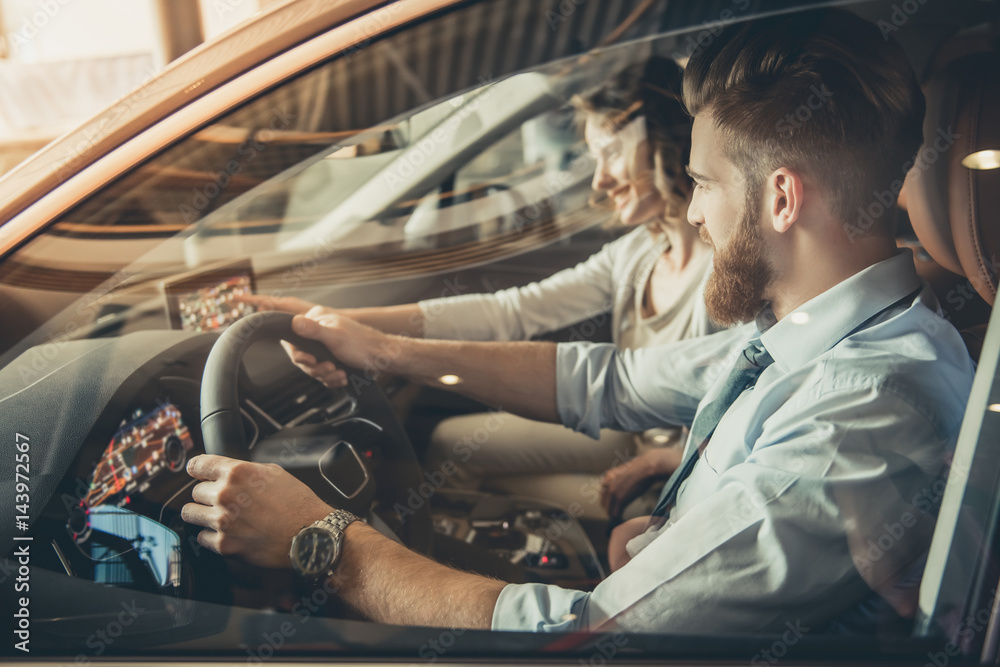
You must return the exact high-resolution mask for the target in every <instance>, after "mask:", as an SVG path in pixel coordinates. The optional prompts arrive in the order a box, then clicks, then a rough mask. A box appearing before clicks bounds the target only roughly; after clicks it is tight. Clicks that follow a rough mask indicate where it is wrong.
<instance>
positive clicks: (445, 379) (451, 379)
mask: <svg viewBox="0 0 1000 667" xmlns="http://www.w3.org/2000/svg"><path fill="white" fill-rule="evenodd" d="M461 381H462V378H460V377H458V376H457V375H442V376H441V377H439V378H438V382H440V383H441V384H448V385H451V384H458V383H459V382H461Z"/></svg>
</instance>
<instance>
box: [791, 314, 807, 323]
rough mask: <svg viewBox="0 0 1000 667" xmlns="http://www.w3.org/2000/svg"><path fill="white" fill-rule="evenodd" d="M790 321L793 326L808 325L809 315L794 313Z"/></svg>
mask: <svg viewBox="0 0 1000 667" xmlns="http://www.w3.org/2000/svg"><path fill="white" fill-rule="evenodd" d="M789 319H790V320H791V321H792V324H807V323H808V322H809V313H792V314H791V316H790V317H789Z"/></svg>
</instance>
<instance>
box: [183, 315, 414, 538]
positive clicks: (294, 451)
mask: <svg viewBox="0 0 1000 667" xmlns="http://www.w3.org/2000/svg"><path fill="white" fill-rule="evenodd" d="M279 340H286V341H288V342H290V343H292V344H293V345H295V346H296V347H298V348H299V349H300V350H303V351H305V352H308V353H310V354H312V355H313V356H314V357H316V359H317V360H319V361H324V360H329V361H332V362H334V363H335V364H336V365H337V366H338V367H339V368H343V369H344V370H345V371H346V372H347V378H348V386H347V387H346V388H345V389H342V390H335V391H342V392H345V393H346V394H347V397H348V398H349V401H350V404H351V405H353V409H352V411H351V414H350V415H348V416H345V417H342V418H338V419H337V420H335V421H333V422H331V423H323V424H308V425H303V426H294V427H290V428H283V429H281V430H279V431H278V432H277V433H275V434H274V435H272V436H270V437H268V438H265V439H262V440H260V441H259V442H257V443H256V444H255V445H254V446H253V448H252V449H251V446H250V443H249V442H248V441H247V437H246V433H245V432H244V428H243V423H244V417H243V415H242V413H241V410H240V390H239V378H240V371H241V368H242V360H243V355H244V354H245V353H246V351H247V350H248V349H249V348H250V346H251V345H253V344H254V343H257V342H260V341H271V342H274V343H277V342H278V341H279ZM280 354H284V352H280ZM289 363H290V362H289ZM201 431H202V436H203V438H204V441H205V451H206V452H207V453H209V454H217V455H220V456H228V457H230V458H235V459H241V460H244V461H255V462H258V463H278V464H279V465H281V466H282V467H283V468H285V469H286V470H287V471H288V472H290V473H292V474H293V475H295V476H296V477H298V478H299V479H300V480H302V482H304V483H305V484H306V485H307V486H309V488H310V489H312V490H313V492H314V493H316V495H317V496H319V497H320V498H321V499H322V500H323V501H324V502H326V503H327V504H329V505H332V506H334V507H339V508H343V509H346V510H349V511H351V512H353V513H354V514H357V515H358V516H369V517H370V518H371V511H372V508H373V504H374V503H377V505H378V507H383V505H384V507H385V509H386V510H390V511H392V513H393V514H394V515H395V517H396V519H397V521H396V523H398V526H393V527H392V528H389V527H388V526H387V525H385V524H384V523H383V532H385V530H391V531H393V532H394V536H395V537H398V538H399V539H400V540H401V541H402V542H403V543H404V544H406V545H407V546H409V547H410V548H411V549H414V550H415V551H418V552H423V553H427V552H428V551H429V550H430V542H431V537H432V524H431V512H430V506H429V503H428V502H427V500H426V499H425V498H423V497H421V496H420V495H419V493H417V494H416V496H417V498H418V499H419V500H420V501H421V502H414V500H413V495H414V493H413V491H414V490H415V489H418V488H420V486H421V484H422V483H425V480H423V478H422V477H421V468H420V464H419V462H418V461H417V457H416V455H415V453H414V451H413V446H412V445H411V444H410V440H409V438H408V437H407V436H406V432H405V431H404V429H403V427H402V425H401V424H400V423H399V419H398V417H397V416H396V413H395V411H394V410H393V408H392V405H391V404H390V403H389V401H388V399H387V398H386V397H385V394H383V393H382V390H381V388H380V387H379V385H378V383H377V382H375V380H374V379H373V378H371V377H368V376H366V375H364V374H362V373H361V372H359V371H357V370H354V369H351V368H348V367H346V366H344V365H343V364H341V363H340V362H338V361H337V360H336V359H334V357H333V355H332V354H331V353H330V351H329V350H328V349H327V348H326V347H325V346H324V345H323V344H321V343H319V342H317V341H314V340H310V339H307V338H303V337H302V336H299V335H298V334H296V333H294V332H293V331H292V315H290V314H288V313H282V312H262V313H254V314H253V315H250V316H247V317H244V318H243V319H241V320H239V321H238V322H236V323H234V324H233V325H232V326H230V327H229V328H228V329H227V330H226V331H225V332H224V333H223V334H222V335H221V336H219V338H218V340H217V341H216V342H215V344H214V345H213V347H212V351H211V353H210V354H209V356H208V361H207V362H206V363H205V371H204V374H203V377H202V385H201ZM373 467H374V468H375V471H374V472H373ZM375 473H377V477H378V480H376V474H375ZM376 481H377V484H376ZM373 523H374V524H375V525H376V526H377V525H378V524H379V523H380V522H379V521H375V522H373ZM390 537H392V536H390Z"/></svg>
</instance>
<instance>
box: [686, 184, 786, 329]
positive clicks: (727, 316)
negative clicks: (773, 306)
mask: <svg viewBox="0 0 1000 667" xmlns="http://www.w3.org/2000/svg"><path fill="white" fill-rule="evenodd" d="M758 206H759V203H758V202H756V201H753V198H750V197H748V198H747V202H746V205H745V206H744V211H743V217H742V218H741V219H740V224H739V227H737V229H736V233H735V234H733V238H732V239H730V241H729V243H728V245H727V246H726V248H725V249H719V248H716V249H715V256H714V258H713V259H712V264H713V269H712V274H711V275H710V276H709V278H708V282H707V284H706V285H705V306H706V308H707V309H708V314H709V316H710V317H711V318H712V319H713V320H715V321H716V322H717V323H719V324H721V325H723V326H730V325H733V324H736V323H739V322H749V321H750V320H752V319H754V318H755V317H756V316H757V314H758V313H759V312H760V311H761V310H762V309H763V308H764V305H765V304H766V303H767V300H766V299H765V298H764V292H765V291H766V290H767V288H768V286H769V285H770V284H771V280H772V278H773V276H774V270H773V268H772V266H771V263H770V262H769V261H768V260H767V259H766V258H765V257H764V239H763V237H761V235H760V212H759V211H758ZM701 230H702V231H704V230H705V228H704V227H702V228H701ZM703 238H704V235H703Z"/></svg>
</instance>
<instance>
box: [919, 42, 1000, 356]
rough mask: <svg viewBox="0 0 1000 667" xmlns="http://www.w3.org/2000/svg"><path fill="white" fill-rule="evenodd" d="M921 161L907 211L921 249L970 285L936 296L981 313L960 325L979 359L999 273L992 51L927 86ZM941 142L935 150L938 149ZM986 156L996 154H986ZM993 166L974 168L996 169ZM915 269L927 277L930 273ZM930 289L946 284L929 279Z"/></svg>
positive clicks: (998, 83) (962, 61) (997, 91)
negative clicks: (977, 305)
mask: <svg viewBox="0 0 1000 667" xmlns="http://www.w3.org/2000/svg"><path fill="white" fill-rule="evenodd" d="M925 93H926V96H927V115H926V118H925V121H924V138H925V143H924V145H923V147H922V148H921V154H922V155H923V157H924V159H923V160H922V161H921V160H918V163H917V166H916V167H914V169H913V170H911V172H910V174H909V175H908V176H907V181H906V189H905V192H906V207H907V209H908V212H909V215H910V221H911V223H912V224H913V229H914V231H915V232H916V234H917V237H918V238H919V240H920V242H921V244H922V245H923V247H924V249H925V250H926V251H927V252H928V253H929V254H930V256H931V257H932V258H933V259H934V260H935V261H936V262H937V263H938V264H939V265H940V266H941V267H943V268H945V269H947V270H948V271H950V272H953V273H954V274H957V275H958V276H962V277H965V278H966V279H967V281H968V282H967V283H966V282H965V281H962V283H961V284H956V285H955V286H953V287H951V288H949V289H947V290H943V289H942V290H939V291H938V297H939V299H941V302H942V306H943V307H944V308H945V310H946V312H947V311H948V309H949V306H951V307H952V310H953V311H954V312H955V313H956V314H957V313H960V312H961V311H962V310H963V309H964V308H965V307H966V306H968V307H969V309H970V311H976V313H975V317H973V318H971V319H973V320H978V321H969V319H970V318H969V317H968V315H969V313H968V312H967V313H966V314H965V315H963V316H962V317H961V320H962V321H960V322H959V321H956V322H955V323H956V324H957V325H958V326H959V327H960V328H961V329H962V333H963V337H964V338H965V339H966V344H967V345H968V347H969V352H970V354H972V356H973V358H978V354H979V350H980V349H981V347H982V339H983V336H984V334H985V330H986V320H987V318H988V316H989V309H988V308H980V309H976V308H975V303H974V301H976V299H975V296H974V295H973V294H972V293H971V292H970V291H969V287H971V289H972V290H975V293H976V294H977V295H978V297H980V298H981V299H982V300H983V302H985V305H986V306H989V307H992V305H993V302H994V300H995V299H996V292H997V273H998V268H1000V169H998V168H995V167H1000V123H998V122H997V121H998V119H1000V57H998V55H997V54H996V53H993V52H983V53H974V54H970V55H965V56H962V57H959V58H956V59H954V60H952V61H951V62H949V63H948V64H947V65H946V66H944V67H940V68H939V69H938V71H937V72H936V73H935V74H934V75H933V76H932V77H931V78H930V79H929V80H928V82H927V84H926V85H925ZM935 142H936V145H935ZM982 151H996V152H995V153H982ZM992 165H995V167H994V168H989V169H984V168H975V167H976V166H980V167H982V166H992ZM917 264H918V270H920V271H921V273H923V274H925V275H926V274H927V273H928V272H929V271H932V270H929V269H927V267H921V266H920V264H921V263H920V262H919V261H918V262H917ZM931 283H932V285H947V284H948V283H947V281H944V280H941V279H940V278H938V279H937V280H935V279H934V278H933V277H932V279H931Z"/></svg>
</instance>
